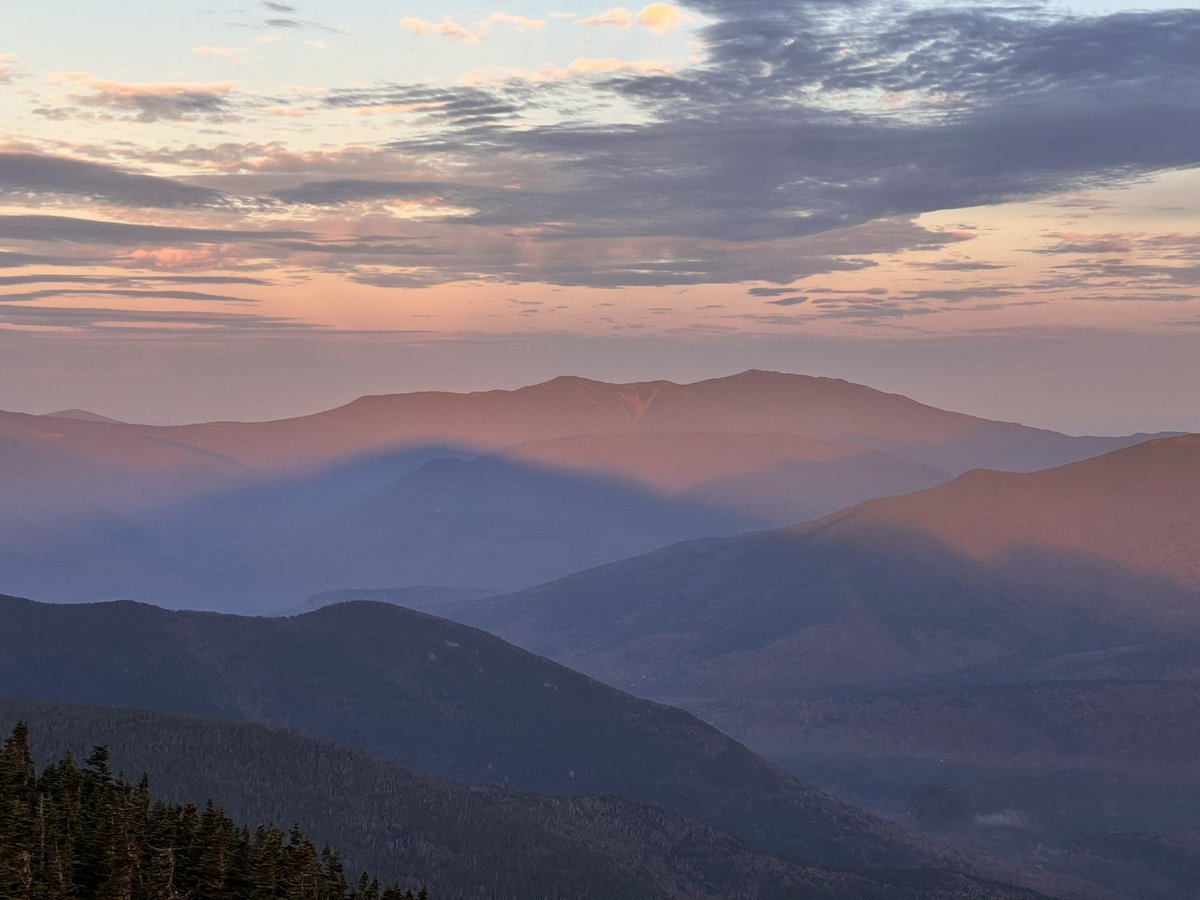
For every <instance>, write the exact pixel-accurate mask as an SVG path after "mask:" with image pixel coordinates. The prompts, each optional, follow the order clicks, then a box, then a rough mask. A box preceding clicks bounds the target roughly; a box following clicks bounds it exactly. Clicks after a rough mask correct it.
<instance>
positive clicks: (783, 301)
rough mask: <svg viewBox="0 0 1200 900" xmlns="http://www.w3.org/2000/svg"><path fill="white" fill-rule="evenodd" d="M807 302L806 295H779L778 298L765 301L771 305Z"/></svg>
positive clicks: (791, 304) (797, 304)
mask: <svg viewBox="0 0 1200 900" xmlns="http://www.w3.org/2000/svg"><path fill="white" fill-rule="evenodd" d="M807 302H808V298H807V297H780V298H779V299H778V300H768V301H767V303H768V304H769V305H771V306H799V305H800V304H801V303H807Z"/></svg>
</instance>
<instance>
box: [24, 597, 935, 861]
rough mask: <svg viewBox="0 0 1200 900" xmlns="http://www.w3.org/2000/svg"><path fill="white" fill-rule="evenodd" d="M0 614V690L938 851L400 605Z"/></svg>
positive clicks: (691, 731)
mask: <svg viewBox="0 0 1200 900" xmlns="http://www.w3.org/2000/svg"><path fill="white" fill-rule="evenodd" d="M0 615H2V616H3V619H4V622H5V625H6V627H5V628H4V630H3V631H2V632H0V693H3V694H7V695H9V696H24V697H30V698H38V699H45V700H58V701H64V702H73V703H91V704H101V705H112V706H133V707H140V708H145V709H157V710H162V711H169V712H177V713H184V714H188V715H205V716H218V717H224V718H234V719H241V720H247V721H256V722H264V723H270V724H277V725H284V726H287V727H291V728H295V729H297V730H300V731H304V732H306V733H308V734H312V735H318V736H322V737H327V738H330V739H334V740H338V741H341V742H343V743H346V744H350V745H351V746H354V747H357V748H360V749H362V750H365V751H367V752H370V753H372V754H375V755H378V756H380V757H383V758H385V759H390V760H393V761H395V762H399V763H401V764H403V765H406V766H409V767H411V768H414V769H416V770H418V771H424V772H430V773H434V774H440V775H445V776H449V777H453V778H459V779H464V780H470V781H481V782H491V783H499V784H505V785H510V786H512V787H516V788H522V789H528V790H536V791H539V792H545V793H556V794H591V793H612V794H620V795H622V796H626V797H629V798H631V799H635V800H639V801H642V802H647V803H654V804H657V805H661V806H663V807H665V808H667V809H671V810H674V811H677V812H679V813H681V814H683V815H686V816H689V817H692V818H697V819H700V820H702V821H705V822H708V823H711V824H713V825H716V826H717V827H720V828H724V829H726V830H728V831H731V832H732V833H734V834H735V835H737V836H738V837H740V838H742V839H743V840H745V841H746V842H747V843H749V844H751V845H752V846H755V847H757V848H760V849H764V850H768V851H770V852H774V853H778V854H783V855H787V856H789V857H791V858H794V859H798V860H801V861H804V862H808V863H817V862H820V863H822V864H827V865H838V866H860V865H874V866H890V865H898V866H911V865H914V864H930V863H931V862H933V861H934V860H935V859H936V858H937V856H938V854H939V853H940V851H937V850H936V849H934V848H932V847H930V846H927V845H924V844H922V843H921V842H919V841H915V840H914V839H912V838H911V837H910V836H909V835H907V834H906V833H905V832H903V831H901V830H900V829H897V828H894V827H892V826H889V825H886V824H884V823H883V822H881V821H879V820H876V819H873V818H871V817H870V816H866V815H863V814H861V813H859V812H858V811H856V810H854V809H852V808H850V807H847V806H845V805H844V804H842V803H839V802H838V801H836V800H834V799H833V798H831V797H828V796H826V795H824V794H822V793H820V792H819V791H817V790H815V789H813V788H812V787H810V786H809V785H807V784H804V783H803V782H801V781H799V780H798V779H796V778H793V777H791V776H789V775H787V774H786V773H785V772H784V771H782V770H781V769H778V768H776V767H775V766H772V765H771V764H769V763H767V762H766V761H764V760H762V759H760V758H758V757H756V756H754V755H753V754H752V753H750V752H749V751H747V750H746V749H745V748H744V747H742V746H741V745H739V744H737V743H736V742H734V741H732V740H730V739H729V738H727V737H725V736H724V735H722V734H721V733H720V732H718V731H716V730H715V729H713V728H711V727H709V726H707V725H704V724H703V723H701V722H700V721H699V720H697V719H695V718H693V717H692V716H691V715H689V714H687V713H684V712H682V711H680V710H677V709H672V708H669V707H664V706H659V705H657V704H654V703H650V702H647V701H644V700H637V699H635V698H633V697H631V696H629V695H626V694H622V693H620V692H618V691H615V690H613V689H612V688H608V687H605V686H604V685H602V684H600V683H598V682H595V681H592V680H590V679H588V678H585V677H583V676H580V675H578V674H576V673H574V672H572V671H570V670H568V669H564V668H562V667H560V666H558V665H556V664H554V663H551V662H548V661H546V660H544V659H540V658H538V657H535V656H532V655H531V654H528V653H525V652H523V651H521V650H518V649H516V648H515V647H512V646H510V645H508V644H505V643H504V642H503V641H500V640H499V639H497V638H494V637H492V636H490V635H487V634H484V633H482V632H479V631H475V630H473V629H470V628H466V627H464V626H461V625H455V624H453V623H450V622H446V621H443V620H440V619H435V618H432V617H430V616H425V615H422V614H419V613H414V612H411V611H409V610H405V609H401V608H397V607H393V606H387V605H382V604H373V603H349V604H341V605H337V606H332V607H327V608H325V609H322V610H319V611H318V612H314V613H310V614H307V615H303V616H297V617H295V618H291V619H251V618H243V617H237V616H225V615H216V614H211V613H172V612H167V611H165V610H161V609H157V608H154V607H149V606H142V605H138V604H133V603H111V604H96V605H74V606H53V605H45V604H37V603H32V602H29V601H24V600H16V599H12V598H8V599H5V600H3V601H2V602H0Z"/></svg>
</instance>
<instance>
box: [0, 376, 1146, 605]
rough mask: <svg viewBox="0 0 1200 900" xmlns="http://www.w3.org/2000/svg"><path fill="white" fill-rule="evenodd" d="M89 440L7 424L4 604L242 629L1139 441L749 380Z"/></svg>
mask: <svg viewBox="0 0 1200 900" xmlns="http://www.w3.org/2000/svg"><path fill="white" fill-rule="evenodd" d="M67 412H70V411H67ZM97 418H98V417H95V416H86V415H77V414H76V415H72V416H68V417H64V416H63V415H62V414H54V415H50V416H29V415H23V414H16V413H0V461H2V463H3V465H0V501H3V502H4V504H5V507H6V509H8V510H9V514H8V515H7V516H6V520H5V522H4V523H3V525H0V568H2V569H3V571H4V572H5V573H6V579H5V585H4V587H5V589H7V590H10V591H15V592H18V593H28V594H31V595H36V596H38V597H42V598H46V599H51V600H56V601H86V600H95V599H117V598H127V599H137V600H143V601H147V602H153V603H159V604H163V605H167V606H174V607H194V608H209V609H225V610H232V611H270V610H279V609H287V608H292V607H294V606H295V605H296V604H297V603H299V602H301V601H302V600H303V598H304V597H307V596H309V595H311V594H313V593H317V592H321V591H329V590H342V589H391V588H405V587H410V586H416V585H431V586H441V587H462V588H474V589H480V590H513V589H516V588H522V587H528V586H531V585H534V584H537V583H539V582H543V581H546V580H550V579H553V578H557V577H560V576H563V575H567V574H570V573H572V572H574V571H577V570H580V569H583V568H587V567H590V566H594V565H598V564H601V563H605V562H610V561H614V560H617V559H621V558H625V557H628V556H633V555H637V554H640V553H644V552H646V551H649V550H653V549H657V548H658V547H662V546H665V545H667V544H671V543H674V542H677V541H680V540H686V539H689V538H695V537H702V536H715V535H732V534H735V533H738V532H742V531H748V530H754V529H761V528H769V527H778V526H782V525H790V524H794V523H797V522H802V521H806V520H809V519H812V518H815V517H818V516H822V515H826V514H829V513H832V512H835V511H837V510H839V509H842V508H844V507H846V506H848V505H850V504H853V503H857V502H860V501H863V500H867V499H871V498H874V497H878V496H883V495H890V494H898V493H906V492H910V491H913V490H917V489H921V488H926V487H930V486H933V485H936V484H939V483H942V482H944V481H946V480H948V479H950V478H951V477H953V476H954V475H957V474H959V473H961V472H962V471H965V470H966V469H970V468H975V467H979V466H995V467H999V468H1004V469H1010V470H1017V471H1019V470H1027V469H1035V468H1040V467H1043V466H1046V465H1052V464H1057V463H1062V462H1068V461H1071V460H1077V459H1082V458H1085V457H1088V456H1091V455H1094V454H1096V453H1101V452H1104V451H1106V450H1111V449H1114V448H1118V447H1122V446H1127V445H1129V444H1135V443H1139V442H1141V441H1143V440H1145V439H1146V437H1147V436H1146V435H1130V436H1127V437H1122V438H1081V437H1069V436H1066V435H1062V434H1058V433H1055V432H1050V431H1044V430H1040V429H1034V428H1028V427H1025V426H1021V425H1016V424H1011V423H1001V422H990V421H987V420H984V419H978V418H975V417H972V416H967V415H963V414H961V413H952V412H945V411H943V410H938V409H935V408H933V407H929V406H925V405H922V404H920V403H917V402H915V401H913V400H910V399H908V398H906V397H902V396H899V395H896V394H886V393H883V392H880V391H876V390H873V389H871V388H867V387H864V386H862V385H855V384H851V383H849V382H845V381H841V380H837V379H827V378H812V377H807V376H799V375H785V374H780V373H771V372H760V371H749V372H745V373H742V374H741V375H736V376H731V377H727V378H719V379H711V380H708V381H702V382H697V383H695V384H688V385H679V384H674V383H672V382H666V381H655V382H642V383H636V384H620V385H617V384H606V383H603V382H597V381H589V380H587V379H582V378H573V377H563V378H556V379H554V380H552V381H549V382H546V383H544V384H540V385H534V386H531V387H526V388H521V389H519V390H515V391H485V392H479V393H472V394H450V393H436V392H427V393H416V394H398V395H390V396H379V397H363V398H360V399H359V400H356V401H354V402H352V403H349V404H347V405H345V406H342V407H339V408H337V409H333V410H328V411H326V412H321V413H316V414H314V415H311V416H304V417H300V418H295V419H285V420H279V421H272V422H260V423H238V422H216V423H207V424H197V425H186V426H148V425H132V424H123V423H119V422H113V421H107V420H106V421H97ZM100 418H102V417H100Z"/></svg>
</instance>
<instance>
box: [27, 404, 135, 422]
mask: <svg viewBox="0 0 1200 900" xmlns="http://www.w3.org/2000/svg"><path fill="white" fill-rule="evenodd" d="M42 415H43V416H44V417H45V418H47V419H75V420H77V421H79V422H106V423H108V424H109V425H124V424H125V423H124V422H122V421H121V420H120V419H110V418H109V417H108V416H102V415H100V414H99V413H94V412H90V411H89V410H86V409H74V408H72V409H60V410H58V411H57V412H48V413H42Z"/></svg>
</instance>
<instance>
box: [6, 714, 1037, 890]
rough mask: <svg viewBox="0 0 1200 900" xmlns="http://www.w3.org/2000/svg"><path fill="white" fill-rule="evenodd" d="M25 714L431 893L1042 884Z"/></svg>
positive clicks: (158, 721) (233, 810)
mask: <svg viewBox="0 0 1200 900" xmlns="http://www.w3.org/2000/svg"><path fill="white" fill-rule="evenodd" d="M16 721H24V722H27V723H29V724H30V725H31V745H32V749H33V751H34V756H35V758H36V759H37V760H38V761H40V762H41V763H42V764H47V763H49V762H51V761H53V760H57V759H59V758H60V757H61V756H62V754H63V753H64V751H67V750H69V751H70V752H71V753H72V754H73V755H74V756H75V757H76V758H78V759H83V758H85V757H86V756H87V755H88V753H89V752H90V749H91V747H92V746H93V745H94V744H103V745H104V746H105V747H106V748H107V750H108V754H109V764H110V767H111V768H113V769H114V770H115V771H124V772H126V773H142V772H146V773H149V774H150V787H151V791H152V793H153V795H154V796H155V797H156V798H166V799H168V800H171V801H174V802H178V803H182V802H187V801H189V800H191V801H193V802H194V801H196V800H197V798H201V797H205V796H216V797H217V798H218V799H219V801H220V802H221V804H222V805H223V806H224V807H225V808H226V810H227V811H228V812H229V813H230V814H231V815H232V817H234V818H235V819H240V820H241V821H245V822H249V823H252V824H256V823H265V822H285V823H289V824H291V823H295V824H296V825H298V826H299V827H300V829H301V830H302V831H304V832H305V833H306V834H307V835H309V836H310V837H311V838H312V839H313V842H314V843H315V844H316V845H317V846H318V847H319V846H321V845H322V844H326V843H329V844H332V845H333V846H334V847H337V848H339V849H341V850H342V856H343V861H344V864H345V868H346V871H347V874H348V876H349V880H350V881H351V882H353V881H354V880H355V879H356V876H357V873H358V872H359V871H361V870H363V869H364V868H365V869H368V870H370V871H372V872H374V873H376V874H377V875H379V876H380V877H381V879H382V880H384V881H395V882H398V883H401V884H405V885H411V886H413V887H414V888H415V886H416V885H420V884H425V885H428V886H429V888H430V889H431V893H432V895H433V896H434V897H441V896H445V897H464V898H465V897H470V898H488V900H503V898H513V900H516V898H521V900H538V898H551V897H553V898H564V900H565V898H585V897H598V896H603V897H628V898H631V900H633V898H668V897H675V898H717V897H759V898H780V900H782V898H788V897H795V896H798V895H803V896H838V897H845V898H861V900H867V898H876V897H879V898H884V897H889V898H890V897H909V898H928V900H936V898H943V897H945V898H950V897H978V898H996V900H1000V898H1005V900H1007V898H1018V897H1021V898H1024V897H1029V898H1032V897H1034V894H1033V893H1032V892H1028V891H1024V890H1020V889H1017V888H1004V887H1001V886H999V885H991V884H987V883H983V882H979V881H977V880H975V879H971V878H969V877H966V876H961V875H954V874H952V873H948V872H927V873H924V874H922V875H919V876H916V877H914V876H913V875H911V874H910V875H907V876H905V875H897V874H895V873H889V872H837V871H831V870H823V869H818V868H806V867H802V866H800V865H798V864H796V863H792V862H787V861H785V860H782V859H779V858H776V857H771V856H767V855H765V854H761V853H755V852H753V851H751V850H750V849H749V848H747V847H746V846H745V845H743V844H741V843H739V842H738V841H736V840H734V839H733V838H731V837H729V836H728V835H727V834H724V833H722V832H720V831H717V830H715V829H713V828H710V827H708V826H705V825H702V824H700V823H698V822H694V821H690V820H686V819H682V818H680V817H678V816H674V815H672V814H670V813H666V812H663V811H662V810H659V809H656V808H653V807H648V806H644V805H640V804H637V803H633V802H631V801H628V800H623V799H621V798H619V797H611V796H609V797H544V796H538V795H534V794H525V793H518V792H515V791H507V790H503V789H500V788H494V787H492V788H489V787H483V786H468V785H461V784H457V783H455V782H452V781H448V780H446V779H441V778H435V777H432V776H428V775H421V774H417V773H414V772H410V771H408V770H406V769H403V768H401V767H399V766H397V765H395V764H392V763H387V762H384V761H382V760H379V759H376V758H374V757H371V756H368V755H367V754H365V753H361V752H359V751H355V750H352V749H350V748H348V747H344V746H341V745H338V744H335V743H332V742H329V741H323V740H317V739H314V738H308V737H304V736H303V735H299V734H296V733H295V732H291V731H287V730H283V729H278V728H268V727H265V726H261V725H251V724H241V723H233V722H225V721H221V720H215V719H197V718H187V717H182V716H173V715H166V714H162V713H154V712H147V711H144V710H122V709H101V708H95V707H80V706H69V705H61V704H48V703H39V702H35V701H28V700H6V699H0V727H3V728H4V729H5V730H7V728H8V726H9V725H10V723H13V722H16ZM906 882H907V883H906Z"/></svg>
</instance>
